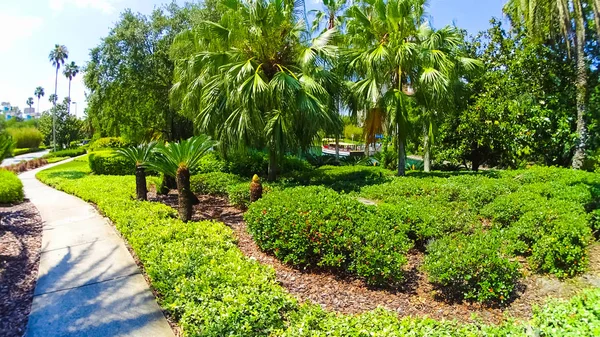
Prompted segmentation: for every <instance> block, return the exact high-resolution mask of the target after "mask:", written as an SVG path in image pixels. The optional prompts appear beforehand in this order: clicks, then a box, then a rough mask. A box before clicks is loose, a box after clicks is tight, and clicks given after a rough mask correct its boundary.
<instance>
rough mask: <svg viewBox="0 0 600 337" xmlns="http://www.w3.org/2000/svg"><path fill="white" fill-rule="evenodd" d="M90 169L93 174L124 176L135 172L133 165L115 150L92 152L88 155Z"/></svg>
mask: <svg viewBox="0 0 600 337" xmlns="http://www.w3.org/2000/svg"><path fill="white" fill-rule="evenodd" d="M88 161H89V164H90V169H91V170H92V172H94V173H95V174H99V175H112V176H125V175H133V174H135V165H134V164H133V163H132V162H130V161H129V160H128V159H127V158H124V157H121V156H119V155H117V154H116V153H115V152H112V151H106V152H94V153H91V154H90V155H89V156H88Z"/></svg>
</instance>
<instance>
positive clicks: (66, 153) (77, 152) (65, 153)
mask: <svg viewBox="0 0 600 337" xmlns="http://www.w3.org/2000/svg"><path fill="white" fill-rule="evenodd" d="M86 152H87V150H86V149H84V148H76V149H66V150H60V151H52V152H50V153H48V154H45V155H44V158H46V159H50V158H61V157H78V156H81V155H84V154H86Z"/></svg>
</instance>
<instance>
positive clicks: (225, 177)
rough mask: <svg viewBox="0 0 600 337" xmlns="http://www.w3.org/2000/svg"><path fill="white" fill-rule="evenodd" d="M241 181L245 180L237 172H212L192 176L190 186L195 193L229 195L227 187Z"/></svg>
mask: <svg viewBox="0 0 600 337" xmlns="http://www.w3.org/2000/svg"><path fill="white" fill-rule="evenodd" d="M241 182H243V180H242V178H240V177H239V176H237V175H235V174H231V173H223V172H212V173H203V174H197V175H194V176H192V177H191V178H190V187H191V189H192V192H193V193H195V194H213V195H220V196H227V188H228V187H229V186H232V185H235V184H239V183H241Z"/></svg>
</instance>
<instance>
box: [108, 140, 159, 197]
mask: <svg viewBox="0 0 600 337" xmlns="http://www.w3.org/2000/svg"><path fill="white" fill-rule="evenodd" d="M155 147H156V143H155V142H150V143H142V144H140V145H138V146H134V147H130V148H127V149H119V150H117V153H118V154H119V155H120V156H122V157H124V158H126V159H127V160H129V161H130V162H131V163H132V164H133V165H135V192H136V196H137V199H138V200H141V201H145V200H148V187H147V184H146V167H147V166H148V164H149V163H150V162H151V161H152V159H153V158H154V152H153V151H154V148H155Z"/></svg>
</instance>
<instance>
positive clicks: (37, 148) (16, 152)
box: [12, 145, 46, 156]
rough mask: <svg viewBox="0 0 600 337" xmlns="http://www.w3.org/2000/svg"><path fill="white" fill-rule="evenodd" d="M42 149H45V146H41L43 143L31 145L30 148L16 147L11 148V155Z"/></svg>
mask: <svg viewBox="0 0 600 337" xmlns="http://www.w3.org/2000/svg"><path fill="white" fill-rule="evenodd" d="M44 149H46V147H45V146H43V145H42V146H39V147H31V148H21V149H19V148H17V149H14V150H13V152H12V155H13V156H20V155H22V154H28V153H34V152H40V151H42V150H44Z"/></svg>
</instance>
